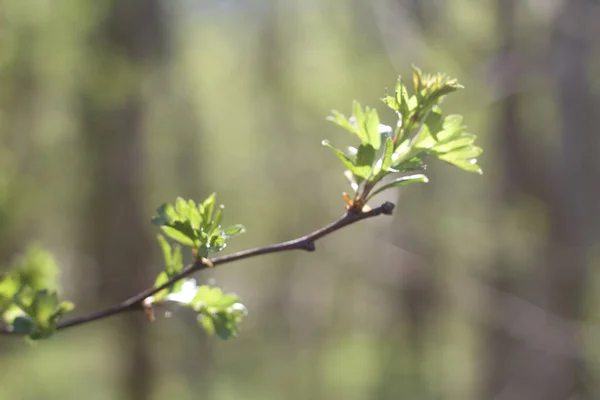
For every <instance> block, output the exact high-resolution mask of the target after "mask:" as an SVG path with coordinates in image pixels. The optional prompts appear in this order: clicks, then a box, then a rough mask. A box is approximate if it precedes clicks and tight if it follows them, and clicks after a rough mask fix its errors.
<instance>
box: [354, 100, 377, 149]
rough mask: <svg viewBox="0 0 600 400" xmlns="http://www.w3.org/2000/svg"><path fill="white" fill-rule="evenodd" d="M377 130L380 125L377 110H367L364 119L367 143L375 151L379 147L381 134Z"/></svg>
mask: <svg viewBox="0 0 600 400" xmlns="http://www.w3.org/2000/svg"><path fill="white" fill-rule="evenodd" d="M357 123H358V121H357ZM379 128H380V125H379V116H378V115H377V110H375V109H374V108H373V109H368V108H367V114H366V117H365V130H366V134H367V137H368V140H367V143H369V144H370V145H371V146H372V147H373V148H374V149H375V150H379V148H380V147H381V132H380V129H379Z"/></svg>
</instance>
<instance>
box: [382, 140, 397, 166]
mask: <svg viewBox="0 0 600 400" xmlns="http://www.w3.org/2000/svg"><path fill="white" fill-rule="evenodd" d="M393 154H394V142H393V141H392V138H390V137H388V138H387V139H385V148H384V151H383V159H382V160H383V161H382V163H381V170H382V171H387V170H388V168H389V167H390V165H392V155H393Z"/></svg>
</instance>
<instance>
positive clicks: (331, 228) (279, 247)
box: [0, 202, 394, 335]
mask: <svg viewBox="0 0 600 400" xmlns="http://www.w3.org/2000/svg"><path fill="white" fill-rule="evenodd" d="M393 211H394V204H392V203H390V202H385V203H383V204H382V205H381V206H379V207H376V208H373V209H372V210H369V211H365V212H360V211H355V210H352V209H351V210H349V211H347V212H346V213H345V214H344V215H342V216H341V217H340V218H339V219H338V220H337V221H334V222H332V223H331V224H329V225H327V226H324V227H323V228H321V229H318V230H316V231H314V232H312V233H310V234H308V235H306V236H302V237H299V238H297V239H293V240H289V241H287V242H282V243H277V244H272V245H270V246H265V247H258V248H254V249H250V250H243V251H239V252H237V253H232V254H228V255H225V256H221V257H215V258H212V259H210V260H206V259H205V260H201V259H199V260H197V261H196V262H194V263H193V264H189V265H187V266H186V267H184V268H183V269H182V270H181V272H179V273H178V274H177V275H174V276H173V277H171V278H170V279H169V280H168V281H167V282H165V283H164V284H162V285H160V286H158V287H150V288H148V289H146V290H144V291H142V292H140V293H138V294H136V295H135V296H133V297H130V298H129V299H127V300H125V301H123V302H121V303H119V304H115V305H113V306H110V307H108V308H105V309H103V310H99V311H96V312H93V313H91V314H87V315H83V316H81V317H75V318H71V319H67V320H65V321H63V322H60V323H59V324H58V325H57V330H62V329H66V328H70V327H73V326H77V325H82V324H86V323H88V322H92V321H97V320H100V319H104V318H107V317H110V316H112V315H116V314H120V313H124V312H129V311H143V310H144V300H145V299H146V298H148V297H150V296H153V295H155V294H156V293H158V292H160V291H161V290H163V289H166V288H168V287H169V286H171V285H173V284H174V283H176V282H178V281H180V280H181V279H183V278H185V277H187V276H189V275H191V274H193V273H195V272H198V271H201V270H203V269H207V268H211V265H212V266H214V267H216V266H217V265H221V264H227V263H230V262H234V261H239V260H243V259H246V258H250V257H255V256H260V255H264V254H271V253H279V252H283V251H289V250H306V251H314V250H315V241H317V240H319V239H321V238H322V237H324V236H327V235H329V234H330V233H333V232H335V231H337V230H340V229H342V228H344V227H346V226H348V225H352V224H354V223H355V222H358V221H361V220H363V219H368V218H372V217H376V216H379V215H382V214H384V215H391V214H392V212H393ZM0 334H15V335H16V333H15V332H12V330H11V328H10V327H1V328H0Z"/></svg>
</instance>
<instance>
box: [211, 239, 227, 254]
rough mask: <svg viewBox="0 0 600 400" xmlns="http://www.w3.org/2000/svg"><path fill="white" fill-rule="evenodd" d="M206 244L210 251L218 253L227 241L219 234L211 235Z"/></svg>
mask: <svg viewBox="0 0 600 400" xmlns="http://www.w3.org/2000/svg"><path fill="white" fill-rule="evenodd" d="M208 246H209V247H208V250H209V251H210V252H211V253H218V252H219V251H222V250H223V249H225V247H226V246H227V243H226V242H225V237H223V236H221V235H214V236H211V238H210V240H209V241H208Z"/></svg>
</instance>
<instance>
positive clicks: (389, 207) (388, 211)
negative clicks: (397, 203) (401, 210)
mask: <svg viewBox="0 0 600 400" xmlns="http://www.w3.org/2000/svg"><path fill="white" fill-rule="evenodd" d="M393 212H394V203H390V202H389V201H386V202H385V203H383V204H382V205H381V213H382V214H385V215H392V213H393Z"/></svg>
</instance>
